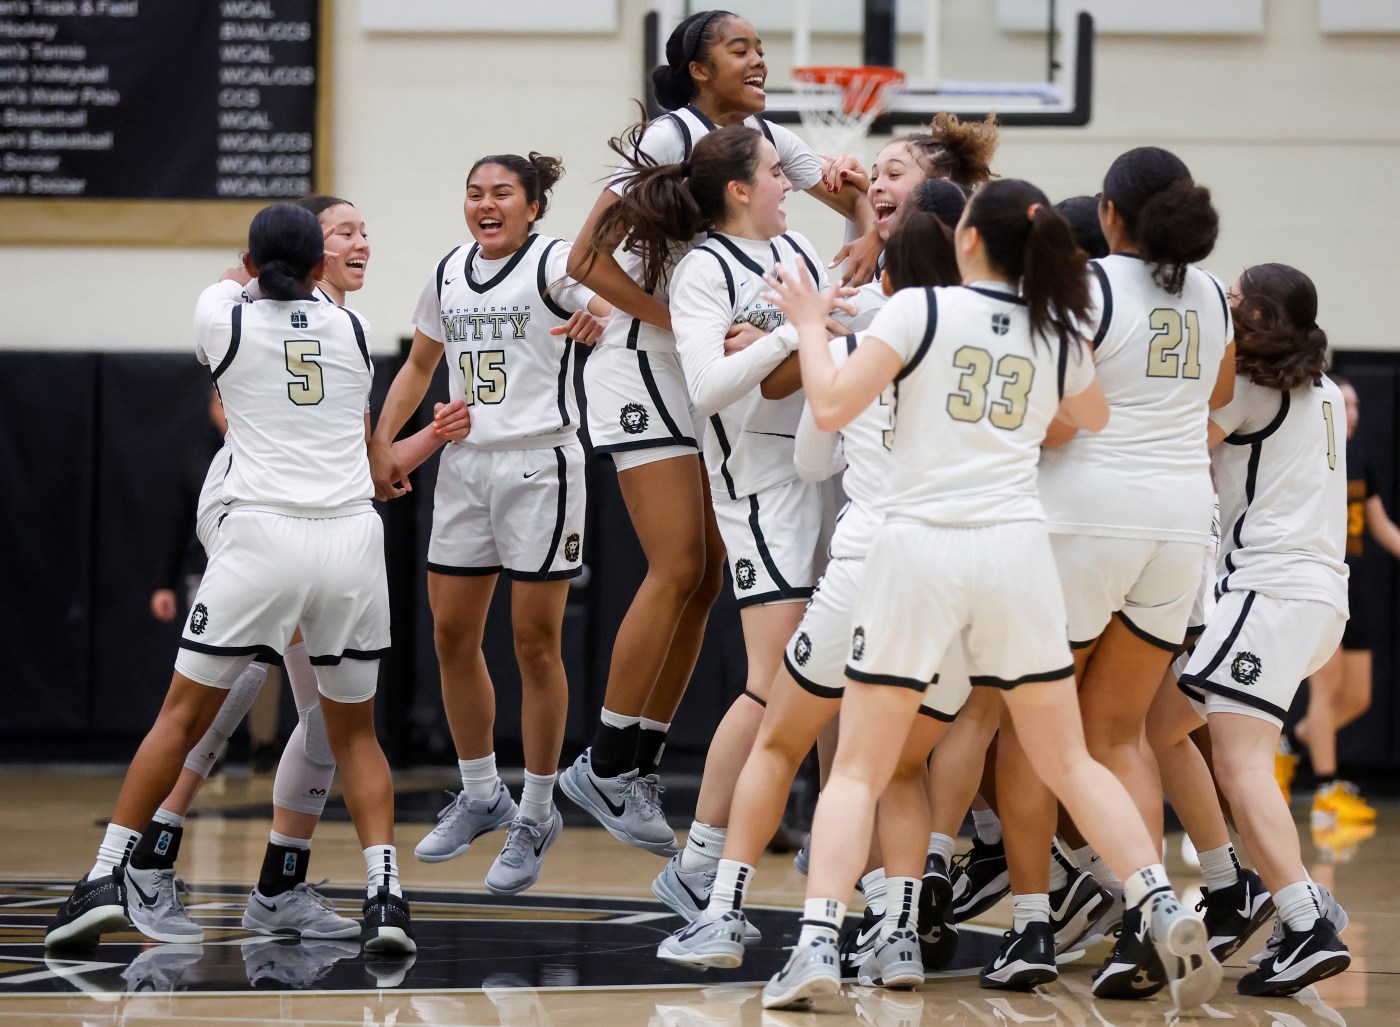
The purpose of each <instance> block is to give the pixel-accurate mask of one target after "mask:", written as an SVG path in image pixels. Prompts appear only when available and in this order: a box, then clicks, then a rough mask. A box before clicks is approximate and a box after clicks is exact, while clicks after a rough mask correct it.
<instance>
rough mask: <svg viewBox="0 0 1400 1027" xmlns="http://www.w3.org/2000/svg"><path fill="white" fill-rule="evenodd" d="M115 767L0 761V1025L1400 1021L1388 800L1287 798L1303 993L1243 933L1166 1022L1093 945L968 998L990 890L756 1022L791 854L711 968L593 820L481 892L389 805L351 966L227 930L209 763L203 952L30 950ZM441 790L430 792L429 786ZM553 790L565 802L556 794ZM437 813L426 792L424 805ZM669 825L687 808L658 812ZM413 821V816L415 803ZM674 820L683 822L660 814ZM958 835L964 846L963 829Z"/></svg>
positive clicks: (410, 792)
mask: <svg viewBox="0 0 1400 1027" xmlns="http://www.w3.org/2000/svg"><path fill="white" fill-rule="evenodd" d="M119 784H120V774H119V772H118V771H116V770H114V769H111V768H105V769H101V770H89V769H60V768H39V767H0V795H3V796H4V800H3V803H0V836H3V838H4V839H5V845H4V847H3V849H0V1027H6V1025H8V1024H16V1025H20V1024H23V1025H25V1027H60V1025H61V1027H88V1025H91V1027H99V1025H102V1027H107V1025H111V1027H131V1025H137V1024H156V1023H159V1024H162V1025H181V1024H191V1025H195V1024H198V1025H202V1027H221V1025H246V1024H259V1023H279V1022H284V1023H288V1024H306V1025H317V1027H321V1025H327V1027H329V1025H342V1024H343V1025H355V1027H371V1025H374V1027H379V1025H382V1027H408V1025H441V1027H447V1025H468V1024H470V1025H481V1024H485V1025H496V1024H499V1025H501V1027H527V1025H528V1027H570V1025H575V1024H605V1025H608V1027H626V1025H632V1024H636V1025H643V1027H741V1025H758V1024H763V1025H773V1027H779V1025H790V1027H837V1025H842V1024H855V1023H861V1024H874V1025H880V1027H919V1025H929V1027H931V1025H934V1024H940V1025H942V1024H946V1025H961V1024H968V1025H973V1024H977V1025H982V1024H985V1025H1002V1024H1059V1023H1063V1024H1071V1025H1075V1027H1106V1025H1121V1024H1163V1025H1166V1024H1176V1023H1179V1024H1190V1023H1204V1022H1205V1021H1207V1020H1213V1021H1231V1020H1234V1021H1236V1022H1240V1023H1242V1024H1256V1025H1262V1027H1273V1025H1278V1027H1302V1025H1314V1024H1316V1025H1324V1024H1332V1025H1343V1024H1350V1025H1354V1027H1360V1025H1373V1024H1374V1025H1381V1024H1385V1025H1394V1024H1400V888H1397V887H1396V882H1397V870H1400V803H1382V804H1381V806H1380V808H1381V815H1380V821H1379V825H1378V827H1377V829H1376V830H1375V831H1374V833H1370V832H1368V831H1366V830H1355V829H1343V830H1334V831H1330V832H1329V831H1322V832H1316V833H1314V832H1311V831H1310V830H1309V827H1308V824H1307V815H1306V811H1305V810H1304V809H1303V808H1302V807H1301V806H1299V807H1298V812H1299V816H1300V818H1301V819H1300V825H1301V830H1302V833H1303V851H1304V856H1305V858H1306V859H1307V861H1308V866H1309V869H1310V871H1311V873H1312V875H1313V877H1314V878H1315V879H1316V880H1318V881H1320V882H1322V883H1323V884H1326V885H1327V886H1328V887H1330V888H1331V889H1332V890H1333V891H1334V893H1335V894H1336V895H1337V897H1338V899H1339V900H1340V901H1341V902H1342V904H1343V905H1344V906H1346V908H1347V910H1348V912H1349V913H1350V916H1351V926H1350V927H1349V928H1348V930H1347V932H1346V934H1345V936H1344V937H1345V940H1346V941H1347V943H1348V944H1349V945H1350V947H1351V951H1352V955H1353V957H1354V958H1353V963H1352V967H1351V969H1350V970H1349V971H1348V972H1347V973H1345V974H1343V975H1341V976H1340V977H1337V978H1334V979H1332V980H1330V981H1325V982H1323V984H1322V985H1321V986H1319V987H1317V988H1315V989H1314V988H1310V989H1307V990H1306V991H1304V992H1303V993H1302V994H1301V995H1300V996H1297V997H1294V998H1286V999H1247V998H1243V997H1241V996H1239V995H1237V994H1236V993H1235V991H1234V981H1235V980H1236V979H1238V977H1239V976H1240V975H1241V973H1242V972H1243V970H1242V968H1243V966H1244V956H1247V955H1249V954H1252V953H1253V952H1254V951H1255V950H1256V949H1257V948H1258V947H1259V946H1260V945H1262V942H1263V936H1262V935H1261V936H1259V938H1257V939H1256V941H1254V942H1251V943H1250V944H1249V945H1246V946H1245V948H1244V950H1243V952H1242V953H1241V955H1240V956H1238V957H1236V958H1235V959H1234V960H1232V962H1231V965H1230V966H1229V967H1227V969H1226V977H1225V985H1224V987H1222V989H1221V991H1220V994H1219V995H1218V996H1217V998H1216V1000H1215V1001H1214V1002H1212V1003H1211V1004H1210V1007H1209V1009H1208V1010H1206V1011H1205V1012H1201V1013H1198V1014H1197V1015H1196V1016H1195V1017H1194V1018H1192V1017H1178V1016H1177V1015H1176V1014H1175V1013H1174V1012H1173V1011H1172V1010H1171V1009H1170V1003H1169V1001H1167V1000H1166V999H1164V998H1163V997H1161V996H1159V997H1157V998H1155V999H1153V1000H1151V1001H1148V1002H1141V1003H1129V1002H1111V1001H1096V1000H1094V999H1093V998H1092V997H1091V996H1090V994H1089V980H1090V978H1089V975H1090V971H1091V968H1092V967H1095V966H1097V965H1098V963H1099V961H1100V960H1102V958H1103V957H1104V956H1105V955H1106V954H1107V950H1106V947H1096V949H1095V950H1092V951H1090V952H1089V953H1088V954H1087V955H1086V956H1085V957H1084V958H1082V959H1080V960H1079V961H1077V962H1075V963H1073V964H1070V965H1068V966H1065V967H1064V968H1062V972H1061V976H1060V980H1059V981H1058V982H1056V983H1055V984H1053V985H1050V986H1048V987H1042V988H1040V989H1038V990H1037V991H1035V992H1034V993H1031V994H1026V995H1021V994H1010V993H998V992H991V991H983V990H981V989H979V988H978V987H977V981H976V970H977V968H978V967H979V966H980V965H981V964H982V963H983V962H985V960H986V959H987V958H989V956H990V954H991V953H992V952H993V951H994V950H995V947H996V945H997V943H998V941H999V938H1000V932H1001V931H1002V930H1004V929H1005V927H1006V926H1007V924H1008V923H1009V917H1010V914H1009V907H1008V905H1007V904H1006V903H1003V904H1002V905H1000V906H998V907H996V908H995V909H993V910H992V911H991V912H990V913H989V914H988V915H987V916H986V917H985V918H983V920H982V921H981V923H980V925H978V926H975V927H974V928H972V929H971V930H968V931H965V932H964V936H963V942H962V946H961V950H960V953H959V956H960V958H959V959H958V961H957V965H956V966H955V968H954V969H953V970H952V971H950V972H948V973H946V974H944V975H939V976H938V977H936V978H933V979H930V981H929V982H928V983H926V984H925V985H924V987H923V988H922V989H920V990H919V991H917V992H912V993H894V992H881V991H875V990H872V989H864V988H859V987H854V986H850V987H847V988H846V989H845V990H844V991H843V993H842V994H841V996H839V997H838V998H836V999H833V1000H830V1001H828V1002H826V1003H822V1004H819V1005H818V1006H817V1007H816V1009H815V1010H814V1011H812V1012H807V1013H766V1012H764V1011H763V1010H762V1009H761V1008H760V1005H759V1001H758V988H759V986H761V983H762V981H763V980H765V979H766V978H767V976H768V975H769V974H770V973H771V972H772V971H773V970H774V969H776V968H777V966H779V965H780V964H781V962H782V960H783V959H784V958H785V954H784V951H783V949H784V946H785V945H790V944H791V943H792V941H793V940H794V939H795V931H796V916H795V915H794V914H793V913H792V912H791V910H792V909H793V908H794V907H795V906H797V905H798V904H800V901H801V896H802V880H803V879H802V878H801V877H800V876H799V875H798V874H797V872H796V871H795V870H794V869H793V867H792V863H791V860H790V859H789V858H788V857H778V856H769V857H765V859H764V862H763V865H762V866H760V868H759V872H758V876H757V879H756V881H755V886H754V888H753V890H752V892H751V897H752V901H753V903H754V904H755V905H756V906H758V907H768V908H759V909H757V911H756V912H755V922H756V923H757V924H758V926H759V927H760V929H761V930H762V931H763V932H764V941H763V943H762V944H761V945H760V946H758V947H757V948H756V949H755V950H752V951H751V952H750V954H749V957H748V959H747V961H746V964H745V966H744V967H742V968H740V969H738V970H733V971H725V972H712V973H709V974H706V973H701V972H698V971H686V970H683V969H680V968H676V967H672V966H669V965H667V964H663V963H661V962H660V961H659V960H657V959H656V958H655V957H654V955H653V953H654V950H655V945H656V943H657V941H659V940H660V938H661V937H663V936H664V935H665V934H666V933H668V932H669V931H671V930H673V929H674V927H675V926H676V925H677V924H678V922H679V921H678V920H676V918H675V917H673V916H670V915H666V914H665V913H663V911H662V907H661V906H660V905H659V903H657V902H656V901H655V900H654V899H653V898H652V897H651V894H650V884H651V879H652V877H653V876H654V875H655V874H656V873H657V871H659V870H660V869H661V866H662V861H661V859H660V858H659V857H655V856H650V855H648V854H647V853H644V852H641V851H639V850H636V849H632V848H629V847H626V846H623V845H622V844H620V843H618V842H616V841H614V840H613V839H612V838H610V837H609V836H608V835H607V834H605V833H604V832H603V831H602V830H601V829H597V828H589V827H581V826H569V827H566V829H565V832H564V834H563V836H562V837H561V839H560V841H559V843H558V844H557V845H556V846H555V847H554V849H553V850H552V851H551V853H550V855H549V857H548V858H547V860H546V862H545V872H544V876H543V877H542V879H541V880H540V882H539V884H537V885H536V886H535V888H533V889H531V890H530V891H528V892H525V893H524V894H523V895H521V896H518V897H516V899H514V900H498V899H496V898H494V897H492V896H490V895H489V893H487V892H486V891H485V889H484V888H483V886H482V884H481V880H482V877H483V875H484V874H485V872H486V869H487V867H488V866H489V865H490V862H491V860H492V859H493V858H494V856H495V853H496V851H497V847H498V846H499V844H500V840H501V837H502V836H499V835H491V836H487V837H486V838H483V839H482V840H481V841H480V842H478V844H477V845H476V846H475V847H474V848H473V849H472V850H471V851H470V852H468V853H467V854H466V855H464V856H462V857H460V858H459V859H456V860H452V861H450V862H448V863H439V864H434V865H429V864H424V863H419V862H418V861H417V860H415V859H414V858H413V856H412V851H411V850H412V848H413V845H414V844H415V843H416V842H417V841H418V839H419V838H420V837H421V836H422V835H423V834H424V833H425V832H426V831H427V829H428V822H423V823H419V822H413V823H409V822H405V817H404V816H401V817H400V835H399V838H398V844H399V848H400V854H401V863H400V871H401V875H402V878H403V882H404V887H405V891H406V893H407V894H408V896H409V899H410V900H411V902H412V903H413V908H414V919H415V924H416V929H417V931H418V936H419V953H418V956H417V958H416V959H415V960H413V961H412V962H411V963H402V962H401V963H391V962H386V961H378V962H376V961H374V960H366V958H365V957H364V955H363V954H362V953H360V952H359V949H358V946H357V945H356V944H354V943H349V944H346V943H340V942H320V943H314V944H295V943H287V942H278V941H275V940H271V939H262V938H258V937H257V936H255V935H251V934H250V933H249V932H247V931H244V930H242V928H241V927H240V926H239V916H240V915H241V911H242V909H243V905H244V902H245V901H246V894H247V889H248V888H249V887H250V886H251V884H252V882H253V881H254V880H255V879H256V877H257V873H258V868H259V866H260V865H261V861H262V852H263V847H264V845H265V843H266V839H267V830H268V826H269V824H268V821H267V819H266V816H265V814H263V813H259V812H250V811H257V810H259V809H265V808H266V804H267V803H268V801H269V798H270V793H271V778H270V777H247V776H240V775H238V774H236V773H235V772H233V771H230V772H229V773H227V774H217V775H216V776H215V778H214V779H213V780H211V782H210V784H209V786H208V787H207V788H206V790H205V794H204V796H203V797H202V799H201V803H200V809H201V811H202V814H203V815H201V816H199V817H196V818H194V819H192V820H191V821H190V822H189V825H188V827H187V828H186V834H185V841H184V847H183V850H182V852H181V856H180V864H179V869H180V872H181V875H182V876H183V877H184V879H185V880H186V881H187V882H189V884H190V888H191V893H190V895H189V896H188V898H187V901H188V903H189V905H190V907H191V910H192V912H193V915H194V916H195V918H196V919H197V920H199V921H200V922H201V923H203V924H204V925H205V926H206V928H207V931H206V938H205V943H204V944H203V945H202V946H174V945H155V944H151V943H149V942H146V941H145V940H144V939H143V938H141V936H140V935H138V934H136V933H135V932H134V931H133V932H126V933H123V934H119V935H112V936H110V938H109V939H108V940H107V941H105V942H104V944H103V945H102V947H101V948H99V949H98V950H97V951H96V952H95V953H92V954H90V955H87V956H85V957H84V958H82V959H71V958H70V959H69V960H48V961H46V960H45V957H44V953H43V950H42V945H41V942H42V935H43V926H44V924H45V923H46V922H47V920H48V918H49V917H50V916H51V915H52V913H53V911H54V909H55V908H56V907H57V905H58V904H59V903H60V902H61V901H62V899H63V898H64V897H65V896H66V894H67V892H68V890H69V888H70V887H71V884H72V882H73V881H74V880H76V879H77V878H78V877H79V876H80V875H81V874H82V873H84V872H85V871H86V869H87V868H88V867H89V866H90V864H91V861H92V854H93V852H94V851H95V847H96V845H97V843H98V841H99V840H100V837H101V835H100V829H99V826H98V825H99V823H100V822H101V820H102V819H103V818H104V817H105V816H106V815H107V814H108V813H109V812H110V810H111V806H112V802H113V800H114V798H115V796H116V791H117V788H118V786H119ZM395 784H396V786H397V787H398V789H399V790H400V793H401V795H403V796H404V797H405V803H403V804H402V805H404V806H405V807H408V806H410V805H411V804H412V802H413V801H416V803H417V806H418V807H420V808H422V807H424V802H425V797H428V796H430V795H431V790H433V789H436V788H439V787H445V786H449V785H451V784H452V779H451V776H450V775H448V774H441V773H421V772H420V773H410V774H399V775H396V778H395ZM443 801H444V802H445V801H446V799H445V798H444V799H443ZM560 801H561V803H562V804H564V805H567V800H566V799H562V798H561V800H560ZM430 804H432V806H433V809H436V808H437V800H436V799H435V798H431V799H430ZM671 812H672V813H673V814H679V815H680V816H683V815H684V814H685V813H686V812H687V811H685V810H679V809H677V810H672V811H671ZM417 819H418V820H423V819H424V818H423V816H422V815H421V814H419V815H417ZM674 819H680V817H679V816H678V817H676V818H674ZM1176 842H1177V837H1176V836H1172V837H1171V838H1170V845H1171V853H1170V858H1169V861H1168V866H1169V869H1170V870H1171V871H1172V874H1173V877H1174V879H1175V881H1176V882H1177V885H1178V888H1179V890H1182V891H1183V898H1187V897H1188V895H1189V897H1190V898H1191V899H1194V898H1196V897H1197V896H1196V893H1195V889H1196V888H1198V887H1199V885H1200V879H1199V876H1197V875H1195V874H1193V873H1191V872H1189V871H1187V870H1186V869H1185V868H1184V867H1183V866H1182V864H1181V863H1180V860H1179V857H1178V856H1177V847H1176ZM964 844H965V843H964ZM322 877H328V878H330V880H331V883H330V884H329V885H327V886H326V891H327V893H328V894H329V895H331V897H332V898H333V899H334V900H335V901H336V904H337V906H338V907H339V908H340V909H341V911H342V912H344V913H346V914H347V915H352V916H358V908H359V903H360V899H361V897H362V895H363V890H362V882H363V880H364V866H363V860H362V858H361V856H360V853H359V848H358V845H357V844H356V842H355V838H354V832H353V829H352V828H351V825H350V824H349V823H347V822H343V821H335V820H330V819H328V820H327V822H326V823H324V824H323V825H322V827H321V829H320V830H319V831H318V832H317V836H316V842H315V846H314V848H313V850H312V863H311V878H312V879H313V880H315V879H319V878H322Z"/></svg>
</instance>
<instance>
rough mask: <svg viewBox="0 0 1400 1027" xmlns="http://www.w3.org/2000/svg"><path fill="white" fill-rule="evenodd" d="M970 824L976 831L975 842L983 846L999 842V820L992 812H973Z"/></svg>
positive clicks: (980, 810) (981, 810)
mask: <svg viewBox="0 0 1400 1027" xmlns="http://www.w3.org/2000/svg"><path fill="white" fill-rule="evenodd" d="M972 824H973V826H974V827H975V828H976V829H977V840H978V841H979V842H981V843H982V844H983V845H995V844H996V843H997V842H999V841H1001V818H1000V817H999V816H997V815H996V813H995V812H994V811H992V810H989V809H975V810H973V811H972Z"/></svg>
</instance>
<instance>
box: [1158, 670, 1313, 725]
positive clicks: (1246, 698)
mask: <svg viewBox="0 0 1400 1027" xmlns="http://www.w3.org/2000/svg"><path fill="white" fill-rule="evenodd" d="M1188 684H1189V685H1192V686H1194V687H1196V688H1197V689H1199V690H1200V691H1202V692H1209V693H1211V694H1212V695H1220V696H1224V697H1225V698H1226V699H1234V700H1235V701H1236V702H1242V703H1244V704H1245V705H1246V706H1253V707H1254V708H1255V709H1256V710H1263V711H1264V712H1265V713H1267V714H1269V715H1271V716H1273V717H1277V718H1278V719H1279V720H1284V719H1285V718H1286V717H1287V716H1288V711H1287V710H1285V709H1284V708H1283V707H1282V706H1275V705H1274V704H1273V703H1271V702H1269V701H1267V700H1265V699H1261V698H1259V696H1257V695H1254V694H1253V693H1252V692H1242V691H1240V690H1239V689H1238V688H1231V687H1230V686H1229V685H1220V684H1216V683H1215V682H1214V681H1211V680H1210V679H1209V678H1205V677H1202V676H1201V675H1199V674H1188V675H1184V676H1183V677H1182V678H1181V680H1180V681H1178V682H1177V687H1178V688H1180V689H1181V690H1182V691H1183V692H1186V686H1187V685H1188ZM1186 694H1187V695H1190V694H1191V693H1190V692H1186ZM1196 701H1197V702H1199V703H1204V702H1205V696H1201V697H1199V698H1197V699H1196Z"/></svg>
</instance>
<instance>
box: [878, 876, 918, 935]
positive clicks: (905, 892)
mask: <svg viewBox="0 0 1400 1027" xmlns="http://www.w3.org/2000/svg"><path fill="white" fill-rule="evenodd" d="M920 883H921V882H920V880H919V878H917V877H887V878H885V922H884V925H883V926H882V927H881V931H882V933H884V934H889V933H890V932H891V931H895V930H898V929H899V928H901V927H913V926H916V925H917V924H918V922H919V884H920Z"/></svg>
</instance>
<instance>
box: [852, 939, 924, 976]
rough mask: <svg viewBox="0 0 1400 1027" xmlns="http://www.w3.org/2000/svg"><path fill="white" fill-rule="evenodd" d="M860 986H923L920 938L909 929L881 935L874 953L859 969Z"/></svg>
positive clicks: (922, 959) (867, 957)
mask: <svg viewBox="0 0 1400 1027" xmlns="http://www.w3.org/2000/svg"><path fill="white" fill-rule="evenodd" d="M858 979H859V980H860V983H861V984H864V985H866V986H868V987H874V988H917V987H918V986H919V985H920V984H923V983H924V957H923V953H922V952H921V951H920V949H919V936H918V935H917V934H916V933H915V932H914V931H912V930H910V929H909V928H908V927H899V928H896V929H895V930H893V931H889V932H888V933H887V932H884V931H881V933H880V940H879V941H877V942H876V943H875V948H874V950H873V951H872V952H871V953H870V955H868V956H866V957H865V961H864V962H863V963H861V965H860V976H859V978H858Z"/></svg>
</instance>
